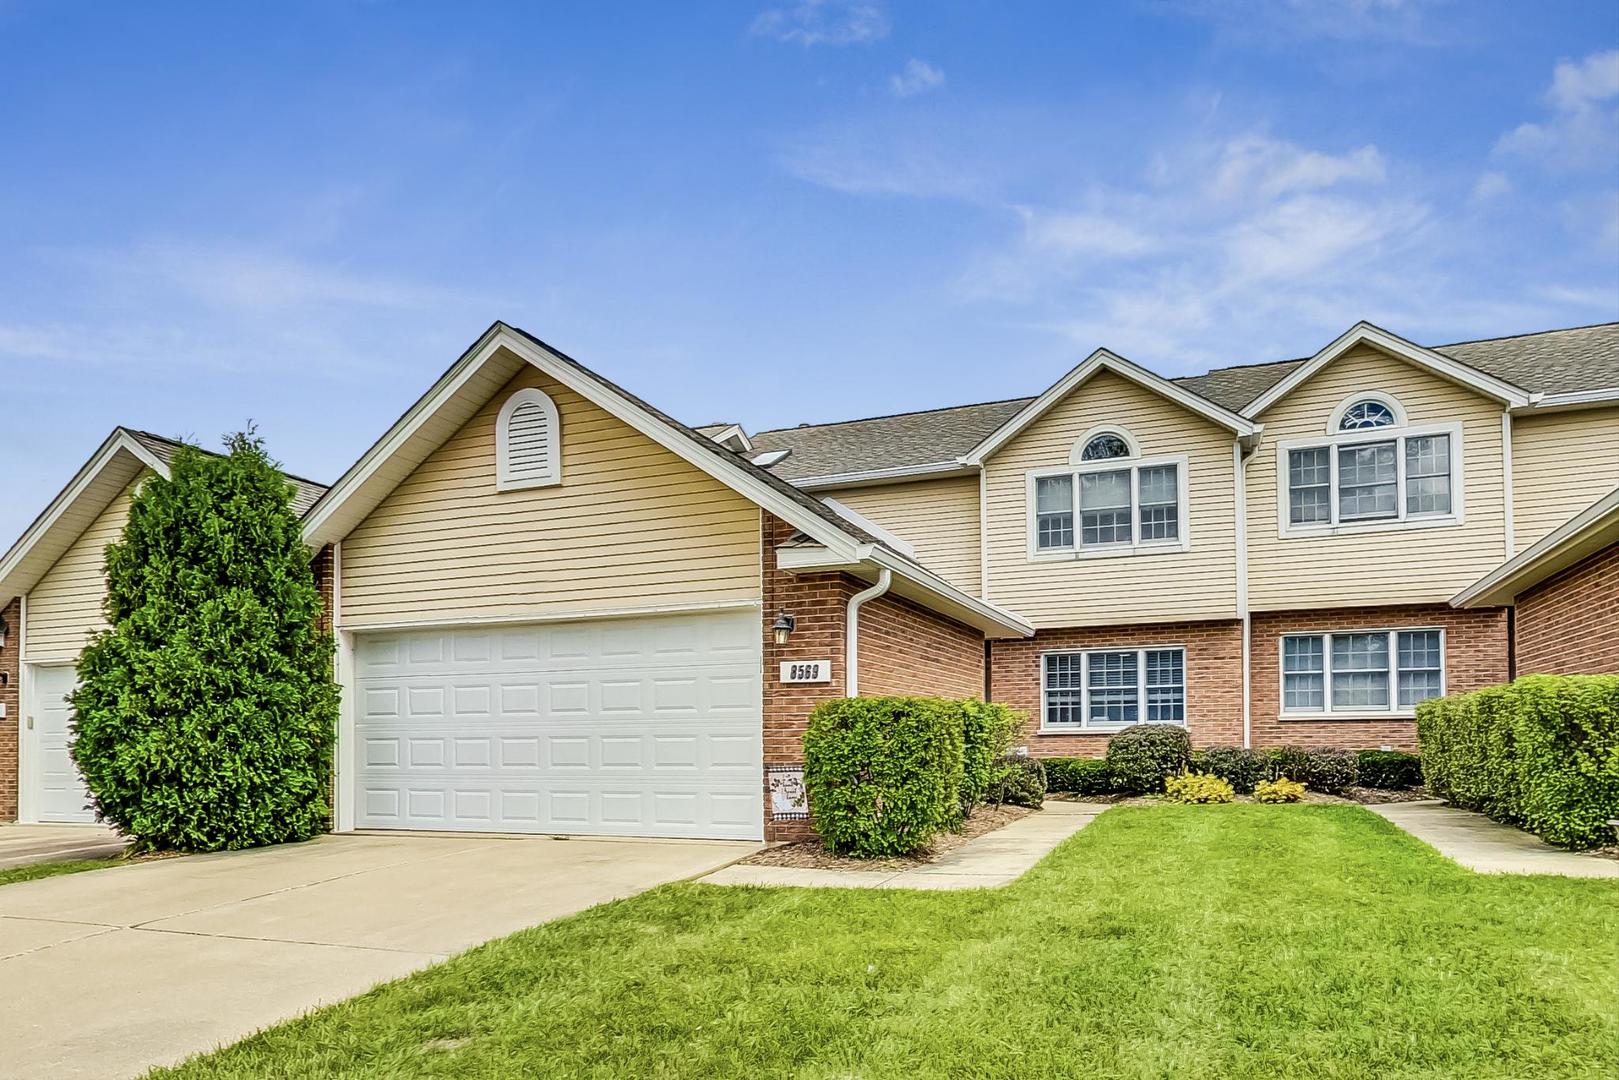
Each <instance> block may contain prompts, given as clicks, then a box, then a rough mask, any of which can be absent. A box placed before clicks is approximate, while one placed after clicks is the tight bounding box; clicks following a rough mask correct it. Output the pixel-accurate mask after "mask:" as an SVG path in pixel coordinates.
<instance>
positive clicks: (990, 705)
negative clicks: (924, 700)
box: [956, 700, 1043, 817]
mask: <svg viewBox="0 0 1619 1080" xmlns="http://www.w3.org/2000/svg"><path fill="white" fill-rule="evenodd" d="M956 704H957V707H958V708H959V709H960V715H961V737H962V757H961V771H962V779H961V814H962V816H963V817H966V816H967V815H969V814H971V813H972V809H973V807H975V806H977V805H978V804H980V803H982V802H984V801H985V800H986V799H987V798H989V796H990V788H991V787H992V786H993V785H994V784H995V783H996V781H997V779H998V778H999V775H1000V773H1001V772H1003V771H1004V770H1005V766H1004V765H1003V764H1002V759H1003V758H1005V757H1006V756H1007V754H1008V753H1009V752H1010V751H1011V749H1012V744H1013V743H1014V742H1016V741H1017V735H1018V732H1019V731H1020V730H1021V729H1022V727H1023V722H1024V720H1025V719H1026V717H1025V716H1024V715H1023V714H1022V713H1020V712H1014V711H1013V710H1012V709H1010V708H1008V707H1007V706H1005V705H1002V704H1000V703H999V702H995V701H977V700H968V701H962V702H958V703H956ZM1042 793H1043V792H1042ZM1036 805H1039V804H1038V803H1037V804H1036Z"/></svg>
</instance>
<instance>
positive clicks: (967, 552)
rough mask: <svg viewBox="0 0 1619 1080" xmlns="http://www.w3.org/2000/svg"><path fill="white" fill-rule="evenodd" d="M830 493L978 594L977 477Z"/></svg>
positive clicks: (957, 583) (926, 563)
mask: <svg viewBox="0 0 1619 1080" xmlns="http://www.w3.org/2000/svg"><path fill="white" fill-rule="evenodd" d="M828 494H830V495H831V497H832V498H834V499H836V500H837V501H838V502H840V503H842V504H843V505H845V506H847V507H848V508H849V509H851V510H853V511H855V512H856V513H859V514H863V515H864V516H866V517H868V518H870V519H871V520H872V521H875V522H876V523H877V524H879V525H881V526H882V527H883V528H885V529H887V530H888V531H889V532H892V533H893V534H894V535H896V536H898V537H899V538H900V539H901V540H906V541H908V542H910V543H911V544H912V545H913V546H914V547H915V548H916V558H917V560H918V561H920V562H921V563H922V565H923V566H926V567H927V568H928V569H929V570H932V571H933V572H934V573H935V574H938V575H939V576H940V577H942V578H944V579H945V580H946V581H948V582H950V583H951V584H952V585H954V586H956V587H957V588H959V589H964V590H966V591H967V592H970V593H973V594H974V595H977V593H978V577H979V574H978V570H979V545H978V533H979V528H978V477H977V476H954V477H950V478H949V479H945V480H913V481H910V482H908V483H903V484H884V485H882V486H880V487H868V488H856V489H852V490H847V491H833V492H829V493H828Z"/></svg>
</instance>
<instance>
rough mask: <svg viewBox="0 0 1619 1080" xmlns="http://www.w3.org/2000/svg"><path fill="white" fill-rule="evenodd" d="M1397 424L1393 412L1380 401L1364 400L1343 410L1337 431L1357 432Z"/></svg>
mask: <svg viewBox="0 0 1619 1080" xmlns="http://www.w3.org/2000/svg"><path fill="white" fill-rule="evenodd" d="M1398 422H1399V420H1398V418H1396V417H1395V415H1394V410H1393V409H1391V408H1390V407H1389V406H1388V405H1386V404H1384V403H1383V402H1381V401H1375V400H1373V399H1371V398H1366V399H1363V400H1361V401H1357V402H1355V403H1354V404H1353V405H1351V406H1349V408H1347V409H1345V410H1344V412H1343V416H1342V417H1340V418H1339V420H1338V430H1339V431H1359V430H1360V429H1362V428H1379V427H1393V426H1394V425H1395V424H1397V423H1398Z"/></svg>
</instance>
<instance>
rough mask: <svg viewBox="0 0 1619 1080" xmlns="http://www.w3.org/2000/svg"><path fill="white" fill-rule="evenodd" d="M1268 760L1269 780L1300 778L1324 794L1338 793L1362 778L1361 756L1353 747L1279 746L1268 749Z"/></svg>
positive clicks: (1306, 784) (1306, 785) (1311, 788)
mask: <svg viewBox="0 0 1619 1080" xmlns="http://www.w3.org/2000/svg"><path fill="white" fill-rule="evenodd" d="M1265 762H1266V768H1265V771H1266V774H1267V776H1268V777H1269V778H1270V779H1272V780H1275V779H1277V778H1279V777H1286V778H1287V779H1289V780H1297V781H1298V782H1299V783H1301V784H1303V785H1304V786H1305V787H1307V788H1309V789H1310V790H1311V791H1319V792H1321V793H1322V794H1325V795H1337V794H1338V793H1340V792H1342V791H1343V790H1344V789H1345V788H1347V787H1352V786H1353V785H1354V783H1355V781H1356V780H1357V779H1359V777H1360V758H1359V756H1358V755H1356V753H1355V751H1353V750H1338V749H1333V748H1323V749H1315V750H1311V749H1307V748H1305V747H1302V746H1278V747H1276V748H1274V749H1272V750H1267V751H1265Z"/></svg>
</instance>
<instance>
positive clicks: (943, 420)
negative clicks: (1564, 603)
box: [753, 323, 1619, 481]
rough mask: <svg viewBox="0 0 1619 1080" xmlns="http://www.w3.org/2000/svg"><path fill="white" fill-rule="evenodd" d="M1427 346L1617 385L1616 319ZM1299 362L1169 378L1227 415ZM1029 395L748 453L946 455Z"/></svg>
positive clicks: (817, 470) (1544, 377)
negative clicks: (1569, 327)
mask: <svg viewBox="0 0 1619 1080" xmlns="http://www.w3.org/2000/svg"><path fill="white" fill-rule="evenodd" d="M1434 350H1435V351H1436V352H1440V353H1443V354H1445V355H1446V356H1449V357H1451V358H1452V359H1455V360H1459V361H1461V362H1462V363H1464V364H1467V365H1469V366H1471V367H1474V368H1477V369H1478V370H1480V371H1482V372H1484V373H1485V374H1487V375H1493V376H1495V377H1496V378H1498V379H1504V380H1506V381H1507V382H1510V383H1512V384H1514V385H1516V386H1520V387H1522V388H1523V389H1525V390H1530V391H1538V392H1541V393H1547V394H1558V393H1567V392H1570V391H1576V390H1600V389H1607V388H1610V387H1619V323H1604V324H1602V325H1599V326H1581V327H1573V328H1571V329H1567V330H1546V331H1542V332H1540V333H1534V334H1519V335H1517V336H1515V337H1506V338H1489V339H1486V340H1482V341H1464V342H1458V343H1456V344H1453V345H1436V346H1434ZM1302 363H1304V358H1301V359H1297V360H1279V361H1275V362H1273V363H1268V364H1246V365H1239V366H1236V367H1224V368H1216V369H1214V370H1213V371H1209V372H1206V373H1204V374H1202V375H1187V376H1182V377H1181V378H1177V379H1173V380H1171V381H1173V382H1175V383H1177V384H1179V385H1180V386H1183V387H1185V388H1186V389H1188V390H1190V391H1192V392H1193V393H1194V394H1198V395H1200V396H1202V397H1204V398H1207V399H1208V400H1210V401H1212V402H1214V403H1215V404H1216V405H1220V406H1223V407H1224V408H1227V409H1230V410H1232V411H1233V412H1237V411H1240V410H1241V409H1242V408H1243V406H1245V405H1247V404H1248V403H1249V402H1251V401H1253V400H1254V399H1255V398H1257V397H1258V396H1259V395H1260V394H1263V393H1264V392H1265V391H1266V390H1268V389H1270V388H1271V387H1272V386H1274V385H1276V383H1278V382H1279V381H1281V380H1282V379H1283V378H1284V377H1285V376H1286V375H1287V373H1288V372H1290V371H1292V370H1293V369H1294V368H1296V367H1298V366H1299V365H1300V364H1302ZM1033 400H1034V399H1033V398H1032V397H1025V398H1012V399H1010V400H1007V401H990V402H984V403H982V404H977V405H958V406H955V407H953V408H946V409H929V410H927V411H925V412H914V413H898V414H896V415H893V416H875V417H870V418H868V419H864V420H844V421H841V422H838V423H832V424H803V425H800V426H798V427H792V428H779V429H777V430H774V431H761V432H759V433H758V434H757V435H754V436H753V446H754V450H755V451H766V450H791V451H792V453H791V455H790V456H788V457H787V458H786V459H785V460H783V461H782V462H781V463H780V464H778V465H776V466H774V467H773V468H772V469H771V472H773V473H775V474H776V475H777V476H780V477H782V478H784V479H787V480H794V481H797V480H805V479H808V478H810V477H817V476H836V475H842V474H845V473H859V472H869V471H873V470H876V469H893V468H901V467H904V466H910V465H927V464H932V463H934V462H942V461H952V460H954V459H955V458H957V457H960V456H961V455H963V454H965V453H966V452H967V451H969V450H971V449H972V448H973V447H974V446H976V445H978V443H980V442H982V441H983V440H984V438H986V437H987V436H988V435H989V434H990V433H991V432H993V431H994V430H995V429H996V428H998V427H1000V426H1001V424H1003V423H1005V422H1006V421H1007V420H1009V419H1010V418H1011V417H1012V416H1014V415H1016V413H1017V412H1018V410H1019V409H1021V408H1023V406H1025V405H1027V404H1028V403H1029V402H1031V401H1033Z"/></svg>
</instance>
